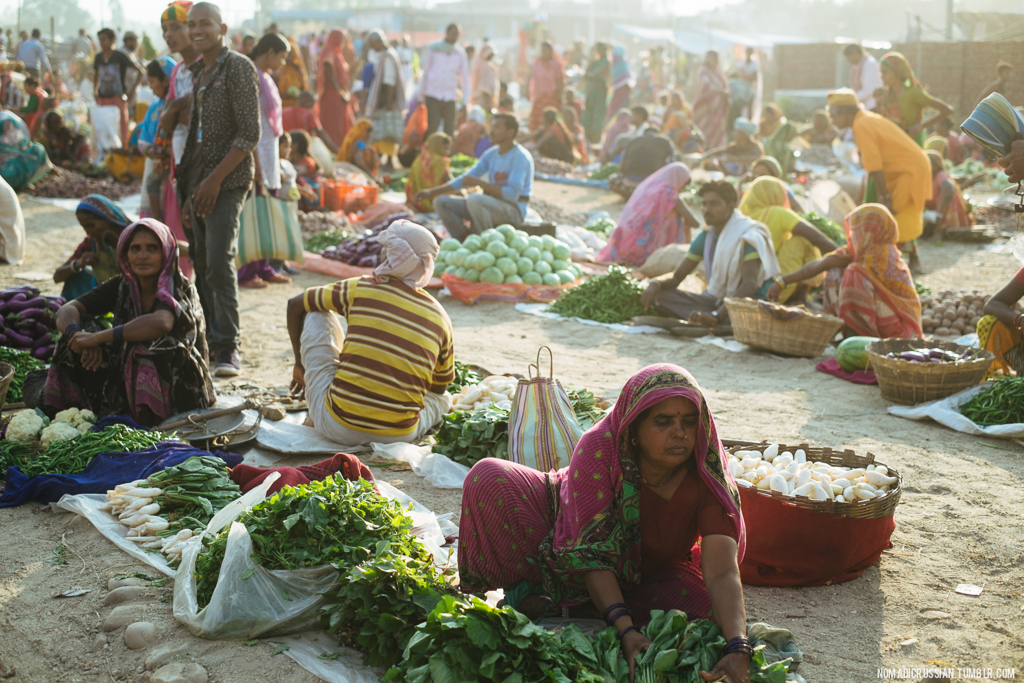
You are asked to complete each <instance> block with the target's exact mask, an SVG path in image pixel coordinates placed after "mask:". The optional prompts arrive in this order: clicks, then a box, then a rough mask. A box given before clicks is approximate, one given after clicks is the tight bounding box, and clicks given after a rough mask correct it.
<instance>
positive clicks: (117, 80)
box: [92, 28, 142, 151]
mask: <svg viewBox="0 0 1024 683" xmlns="http://www.w3.org/2000/svg"><path fill="white" fill-rule="evenodd" d="M96 36H97V37H98V38H99V39H100V51H99V52H97V53H96V59H94V60H93V63H92V69H93V72H92V85H93V88H94V90H93V92H94V93H96V104H97V106H100V107H117V111H118V114H119V118H120V130H119V133H120V135H121V147H127V146H128V100H133V101H134V100H135V88H136V87H137V86H138V84H139V79H138V78H137V79H135V85H133V86H132V87H131V88H128V87H126V83H127V82H128V79H127V75H128V70H129V69H131V70H133V71H135V72H136V73H137V74H138V75H139V76H140V77H141V76H142V69H140V68H139V66H138V65H137V64H135V63H134V62H132V60H131V59H130V58H129V57H128V55H126V54H125V53H123V52H121V51H120V50H115V49H114V43H115V42H116V40H117V35H116V34H115V33H114V30H113V29H109V28H104V29H100V31H99V33H97V34H96ZM100 133H101V131H97V147H99V148H100V149H101V150H103V151H106V150H107V149H108V147H107V146H106V145H104V144H101V141H102V140H105V139H107V138H106V137H105V136H104V135H101V134H100Z"/></svg>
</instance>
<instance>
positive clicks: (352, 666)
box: [268, 631, 384, 683]
mask: <svg viewBox="0 0 1024 683" xmlns="http://www.w3.org/2000/svg"><path fill="white" fill-rule="evenodd" d="M268 642H270V643H271V644H272V645H278V646H280V645H284V646H286V647H287V648H288V649H287V650H285V651H284V652H283V654H286V655H288V656H289V657H291V658H292V660H294V661H295V663H296V664H298V665H299V666H301V667H302V668H303V669H305V670H306V671H308V672H309V673H311V674H313V675H314V676H318V677H319V678H322V679H323V680H325V681H327V683H378V681H379V680H380V677H381V676H383V675H384V671H383V670H380V669H372V668H370V667H368V666H366V665H365V664H363V656H362V655H361V654H360V653H359V652H357V651H356V650H353V649H351V648H348V647H341V646H340V645H338V640H337V638H335V637H334V636H332V635H329V634H327V633H324V632H323V631H306V632H304V633H301V634H296V635H293V636H288V637H287V638H276V639H271V640H269V641H268ZM339 652H340V653H341V656H340V657H338V658H337V659H323V658H321V657H320V655H325V656H328V655H335V654H337V653H339Z"/></svg>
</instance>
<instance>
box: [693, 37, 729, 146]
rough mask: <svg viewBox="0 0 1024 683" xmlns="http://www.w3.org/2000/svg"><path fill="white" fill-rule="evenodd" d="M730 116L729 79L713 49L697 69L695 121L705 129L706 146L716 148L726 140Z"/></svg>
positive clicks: (701, 129)
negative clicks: (720, 66)
mask: <svg viewBox="0 0 1024 683" xmlns="http://www.w3.org/2000/svg"><path fill="white" fill-rule="evenodd" d="M728 117H729V81H728V80H727V79H726V78H725V74H724V73H722V69H721V68H719V66H718V53H717V52H715V51H714V50H709V51H708V53H707V55H705V57H704V63H703V64H701V65H700V67H699V68H698V69H697V87H696V90H695V92H694V101H693V122H694V124H696V126H697V128H699V129H700V131H701V132H702V133H704V146H705V148H706V149H714V148H715V147H720V146H721V145H724V144H725V143H726V126H727V124H728V121H727V120H726V119H727V118H728Z"/></svg>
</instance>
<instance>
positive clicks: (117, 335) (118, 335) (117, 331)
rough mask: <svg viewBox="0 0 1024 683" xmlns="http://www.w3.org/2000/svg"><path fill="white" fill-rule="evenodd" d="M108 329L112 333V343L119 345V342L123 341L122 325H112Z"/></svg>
mask: <svg viewBox="0 0 1024 683" xmlns="http://www.w3.org/2000/svg"><path fill="white" fill-rule="evenodd" d="M110 331H111V332H112V333H113V334H114V344H117V345H118V346H120V345H121V342H123V341H124V325H118V326H117V327H112V328H111V329H110Z"/></svg>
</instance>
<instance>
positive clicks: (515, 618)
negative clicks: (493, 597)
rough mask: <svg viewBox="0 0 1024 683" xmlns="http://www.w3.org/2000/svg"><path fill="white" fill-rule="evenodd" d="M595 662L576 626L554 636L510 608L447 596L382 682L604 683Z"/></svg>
mask: <svg viewBox="0 0 1024 683" xmlns="http://www.w3.org/2000/svg"><path fill="white" fill-rule="evenodd" d="M595 661H596V660H595V657H594V652H593V649H592V648H591V647H590V644H589V643H588V642H587V640H586V638H584V637H583V634H582V633H580V631H579V628H578V627H576V626H570V627H569V628H567V629H565V630H563V631H562V632H561V633H555V632H552V631H548V630H545V629H543V628H541V627H540V626H536V625H535V624H533V623H532V622H531V621H530V620H529V618H527V617H525V616H523V615H522V614H520V613H519V612H517V611H515V610H514V609H512V608H511V607H506V608H503V609H497V608H494V607H491V606H489V605H488V604H487V603H485V602H483V601H482V600H479V599H477V598H468V599H467V598H459V597H453V596H444V597H443V598H441V600H440V601H439V602H438V603H437V606H436V607H435V608H434V610H433V611H432V612H431V613H430V614H429V615H427V618H426V621H425V622H424V623H422V624H420V625H419V626H417V627H416V629H415V632H414V634H413V636H412V638H410V640H409V644H408V645H407V646H406V648H405V652H404V653H403V656H402V659H401V661H399V662H398V663H397V664H396V665H395V666H394V667H392V668H391V669H390V670H389V671H388V672H387V674H386V675H385V676H384V679H383V680H384V681H385V682H387V681H400V682H403V683H428V682H433V681H452V682H454V681H504V682H506V683H522V682H524V681H529V682H530V683H533V682H538V681H556V682H557V683H603V682H604V679H603V678H602V677H601V676H599V675H598V674H597V673H596V672H594V671H592V669H591V667H590V666H587V664H586V663H587V662H589V663H590V664H591V665H593V663H594V662H595Z"/></svg>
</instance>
